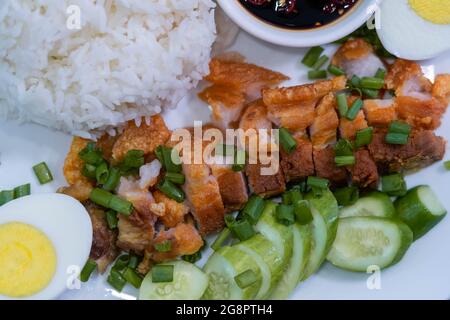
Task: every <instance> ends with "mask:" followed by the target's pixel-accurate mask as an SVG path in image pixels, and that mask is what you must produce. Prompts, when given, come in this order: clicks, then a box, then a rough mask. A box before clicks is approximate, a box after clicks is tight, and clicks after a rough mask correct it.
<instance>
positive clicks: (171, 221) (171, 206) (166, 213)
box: [152, 191, 189, 228]
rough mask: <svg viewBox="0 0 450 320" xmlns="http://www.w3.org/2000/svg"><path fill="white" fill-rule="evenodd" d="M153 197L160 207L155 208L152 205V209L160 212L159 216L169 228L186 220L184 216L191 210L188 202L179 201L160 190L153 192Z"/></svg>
mask: <svg viewBox="0 0 450 320" xmlns="http://www.w3.org/2000/svg"><path fill="white" fill-rule="evenodd" d="M153 197H154V198H155V202H156V205H157V206H159V208H160V209H158V207H157V206H156V207H155V208H153V207H152V211H154V212H155V211H156V212H157V213H158V214H157V215H158V218H159V219H160V221H161V222H162V223H163V224H164V225H165V226H166V227H167V228H173V227H175V226H176V225H177V224H179V223H181V222H183V221H184V217H185V216H186V214H188V212H189V207H188V206H187V205H186V204H184V203H178V202H176V201H175V200H172V199H170V198H168V197H167V196H166V195H165V194H163V193H162V192H160V191H155V192H153Z"/></svg>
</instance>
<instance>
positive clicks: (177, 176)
mask: <svg viewBox="0 0 450 320" xmlns="http://www.w3.org/2000/svg"><path fill="white" fill-rule="evenodd" d="M165 178H166V179H167V180H169V181H170V182H173V183H175V184H180V185H182V184H184V182H185V180H186V179H185V177H184V174H182V173H176V172H166V175H165Z"/></svg>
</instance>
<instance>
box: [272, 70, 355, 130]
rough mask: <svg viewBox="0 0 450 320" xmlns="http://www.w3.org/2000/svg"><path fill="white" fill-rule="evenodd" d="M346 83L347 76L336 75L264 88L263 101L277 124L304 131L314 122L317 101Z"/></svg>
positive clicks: (340, 88)
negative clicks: (285, 85) (314, 80)
mask: <svg viewBox="0 0 450 320" xmlns="http://www.w3.org/2000/svg"><path fill="white" fill-rule="evenodd" d="M345 85H346V78H345V77H336V78H334V79H332V80H324V81H317V82H315V83H312V84H306V85H301V86H295V87H289V88H275V89H264V90H263V101H264V104H265V105H266V106H267V110H268V117H269V119H270V120H271V121H272V122H274V123H275V124H276V125H277V126H279V127H284V128H287V129H290V130H293V131H303V130H306V129H307V128H308V127H309V126H311V125H312V124H313V121H314V118H315V106H316V104H317V101H319V100H320V99H321V98H323V97H324V96H326V95H327V94H329V93H330V92H334V91H338V90H342V89H344V88H345Z"/></svg>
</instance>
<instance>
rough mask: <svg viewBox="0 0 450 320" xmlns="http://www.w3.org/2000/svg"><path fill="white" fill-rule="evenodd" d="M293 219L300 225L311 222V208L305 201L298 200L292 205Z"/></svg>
mask: <svg viewBox="0 0 450 320" xmlns="http://www.w3.org/2000/svg"><path fill="white" fill-rule="evenodd" d="M294 212H295V218H296V220H297V222H298V223H299V224H301V225H306V224H308V223H310V222H311V221H312V220H313V216H312V213H311V208H310V207H309V202H308V201H307V200H300V201H298V202H297V203H295V204H294Z"/></svg>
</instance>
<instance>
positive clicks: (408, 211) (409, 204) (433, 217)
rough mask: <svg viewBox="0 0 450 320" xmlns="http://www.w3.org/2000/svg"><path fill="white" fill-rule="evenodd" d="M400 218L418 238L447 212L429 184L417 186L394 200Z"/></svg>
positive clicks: (415, 237) (415, 238)
mask: <svg viewBox="0 0 450 320" xmlns="http://www.w3.org/2000/svg"><path fill="white" fill-rule="evenodd" d="M395 208H396V210H397V214H398V217H399V218H400V220H402V221H403V222H405V223H406V224H407V225H408V226H409V227H410V228H411V230H412V231H413V233H414V240H417V239H419V238H420V237H422V236H423V235H425V234H426V233H427V232H428V231H430V230H431V229H432V228H433V227H434V226H435V225H436V224H438V223H439V222H440V221H441V220H442V219H443V218H444V217H445V215H446V214H447V210H446V209H445V208H444V207H443V206H442V204H441V203H440V202H439V199H438V198H437V197H436V195H435V193H434V192H433V190H431V188H430V187H429V186H418V187H416V188H413V189H411V190H410V191H408V193H407V194H406V195H405V196H403V197H401V198H399V199H397V201H395Z"/></svg>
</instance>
